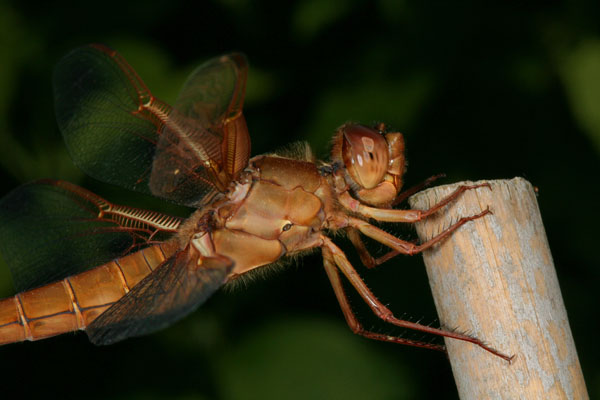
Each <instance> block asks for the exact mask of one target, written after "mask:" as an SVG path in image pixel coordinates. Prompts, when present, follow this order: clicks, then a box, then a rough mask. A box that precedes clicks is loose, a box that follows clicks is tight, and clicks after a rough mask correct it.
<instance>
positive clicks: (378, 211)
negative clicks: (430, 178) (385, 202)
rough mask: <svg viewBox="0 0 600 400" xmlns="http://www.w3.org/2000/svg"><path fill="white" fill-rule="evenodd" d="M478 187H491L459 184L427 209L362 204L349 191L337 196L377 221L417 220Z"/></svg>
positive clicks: (344, 205) (345, 205)
mask: <svg viewBox="0 0 600 400" xmlns="http://www.w3.org/2000/svg"><path fill="white" fill-rule="evenodd" d="M480 187H487V188H489V189H490V190H491V187H490V185H489V184H488V183H483V184H480V185H468V186H467V185H463V186H459V187H458V188H457V189H456V190H455V191H454V192H452V193H451V194H450V195H448V196H447V197H445V198H444V199H442V200H441V201H440V202H439V203H437V204H434V205H433V206H432V207H431V208H429V209H428V210H395V209H392V208H377V207H369V206H366V205H364V204H362V203H361V202H360V201H359V200H356V199H355V198H353V197H352V196H350V193H348V192H347V191H346V192H343V193H341V194H340V195H339V196H338V200H339V202H340V204H341V205H342V206H343V207H345V208H346V209H348V210H350V211H352V212H355V213H358V214H360V215H362V216H364V217H367V218H373V219H375V220H377V221H383V222H408V223H411V222H418V221H421V220H422V219H424V218H427V217H428V216H430V215H432V214H434V213H435V212H436V211H438V210H439V209H441V208H442V207H444V206H445V205H447V204H448V203H450V202H451V201H452V200H454V199H456V198H457V197H458V196H459V195H460V194H461V193H463V192H465V191H467V190H472V189H477V188H480Z"/></svg>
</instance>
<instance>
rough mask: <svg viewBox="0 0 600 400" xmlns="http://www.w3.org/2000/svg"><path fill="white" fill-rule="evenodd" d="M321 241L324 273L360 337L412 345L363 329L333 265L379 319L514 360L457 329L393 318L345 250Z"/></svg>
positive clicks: (324, 240) (329, 240)
mask: <svg viewBox="0 0 600 400" xmlns="http://www.w3.org/2000/svg"><path fill="white" fill-rule="evenodd" d="M322 241H323V244H322V252H323V259H324V264H325V269H326V271H327V275H328V277H329V279H330V280H331V284H332V286H333V289H334V291H335V294H336V296H337V298H338V301H339V302H340V305H341V307H342V311H343V312H344V316H345V318H346V321H347V322H348V325H349V326H350V328H351V329H352V330H353V331H354V332H356V333H358V334H361V335H363V336H366V337H370V338H373V339H377V340H384V341H389V342H396V343H406V344H412V343H408V342H411V341H408V342H407V340H406V339H403V338H396V337H390V336H386V335H380V334H376V333H373V332H368V331H365V330H364V329H363V328H362V326H361V325H360V323H358V321H357V320H356V317H355V316H354V314H353V313H352V311H351V309H350V306H349V304H348V300H347V299H346V296H345V294H344V292H343V288H342V286H341V282H340V278H339V274H338V272H337V270H336V267H337V268H339V270H340V271H341V272H342V273H343V274H344V276H345V277H346V279H348V280H349V281H350V283H351V284H352V286H353V287H354V289H356V291H357V292H358V294H359V295H360V296H361V297H362V299H363V300H364V301H365V302H366V303H367V305H368V306H369V308H371V310H372V311H373V313H375V315H376V316H377V317H378V318H380V319H381V320H383V321H385V322H388V323H390V324H392V325H395V326H398V327H401V328H407V329H412V330H416V331H420V332H425V333H429V334H433V335H439V336H444V337H448V338H452V339H458V340H463V341H466V342H470V343H473V344H475V345H477V346H479V347H481V348H482V349H484V350H486V351H489V352H490V353H492V354H494V355H496V356H498V357H501V358H503V359H505V360H506V361H508V362H510V361H511V360H512V359H513V357H514V356H507V355H505V354H503V353H501V352H499V351H498V350H496V349H494V348H492V347H490V346H488V345H486V344H485V343H484V342H482V341H481V340H479V339H477V338H476V337H473V336H469V335H465V334H463V333H459V332H452V331H447V330H443V329H438V328H432V327H430V326H427V325H422V324H418V323H416V322H411V321H406V320H402V319H398V318H396V317H395V316H394V314H393V313H392V311H391V310H390V309H389V308H387V307H386V306H385V305H383V303H381V302H380V301H379V300H378V299H377V298H376V297H375V295H374V294H373V293H372V292H371V290H370V289H369V288H368V287H367V285H366V284H365V283H364V282H363V280H362V279H361V277H360V276H359V275H358V273H357V272H356V270H355V269H354V267H353V266H352V264H350V261H348V259H347V258H346V255H345V254H344V252H343V251H342V250H341V249H340V248H339V247H338V246H336V245H335V243H333V242H332V241H331V239H329V238H328V237H326V236H322ZM417 343H421V342H417ZM413 345H416V346H419V344H413ZM424 345H426V346H421V347H428V346H427V345H429V346H435V345H431V344H428V343H424ZM432 348H435V347H432ZM437 349H438V350H443V347H441V348H439V347H438V348H437Z"/></svg>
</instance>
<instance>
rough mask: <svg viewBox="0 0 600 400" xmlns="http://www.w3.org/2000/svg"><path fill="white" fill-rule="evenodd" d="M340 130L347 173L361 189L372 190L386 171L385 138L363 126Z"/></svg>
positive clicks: (351, 126) (349, 126)
mask: <svg viewBox="0 0 600 400" xmlns="http://www.w3.org/2000/svg"><path fill="white" fill-rule="evenodd" d="M342 129H343V134H344V141H343V144H342V157H343V159H344V164H345V165H346V169H347V170H348V173H349V174H350V176H351V177H352V179H353V180H354V181H355V182H356V183H358V184H359V185H360V186H362V187H363V188H365V189H372V188H374V187H375V186H377V185H378V184H379V183H380V182H381V181H382V180H383V177H384V176H385V174H386V172H387V169H388V162H389V155H388V145H387V141H386V140H385V137H383V136H382V135H381V134H379V132H377V131H376V130H374V129H371V128H368V127H366V126H363V125H354V124H353V125H346V126H345V127H343V128H342Z"/></svg>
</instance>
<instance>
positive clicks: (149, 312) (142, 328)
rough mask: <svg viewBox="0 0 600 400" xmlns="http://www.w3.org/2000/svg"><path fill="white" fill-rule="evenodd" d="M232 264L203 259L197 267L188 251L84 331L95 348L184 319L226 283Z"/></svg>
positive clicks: (177, 255) (169, 260)
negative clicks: (95, 345)
mask: <svg viewBox="0 0 600 400" xmlns="http://www.w3.org/2000/svg"><path fill="white" fill-rule="evenodd" d="M232 267H233V263H232V262H231V261H230V260H229V259H228V258H224V257H216V258H203V259H202V264H201V265H198V263H197V258H196V257H193V256H191V251H190V250H189V247H188V248H186V249H185V250H183V251H181V252H179V253H177V254H175V255H174V256H172V257H171V258H169V259H168V260H166V261H165V262H163V264H162V265H160V266H159V267H158V268H156V269H155V270H154V271H153V272H152V273H151V274H150V275H148V276H147V277H146V278H144V279H143V280H142V281H140V282H139V283H138V284H137V285H136V286H134V287H133V289H132V290H131V291H130V292H129V293H127V294H126V295H125V296H123V298H121V300H119V301H118V302H116V303H115V304H114V305H112V306H111V307H110V308H109V309H107V310H106V311H105V312H104V313H102V314H101V315H100V316H99V317H98V318H96V319H95V320H94V321H93V322H92V323H91V324H90V325H89V326H88V327H87V329H86V332H87V334H88V336H89V338H90V340H91V341H92V343H94V344H97V345H106V344H112V343H115V342H118V341H121V340H123V339H126V338H129V337H135V336H141V335H145V334H148V333H151V332H154V331H157V330H159V329H162V328H165V327H167V326H168V325H171V324H173V323H174V322H175V321H177V320H179V319H181V318H183V317H185V316H186V315H188V314H189V313H191V312H192V311H194V310H195V309H196V308H198V307H199V306H200V305H201V304H202V303H204V302H205V301H206V299H207V298H208V297H210V296H211V295H212V294H213V293H214V292H216V291H217V289H219V288H220V287H221V286H222V285H223V284H224V283H225V281H226V279H227V276H228V275H229V273H230V272H231V270H232Z"/></svg>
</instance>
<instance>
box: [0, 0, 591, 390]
mask: <svg viewBox="0 0 600 400" xmlns="http://www.w3.org/2000/svg"><path fill="white" fill-rule="evenodd" d="M599 21H600V7H599V5H598V3H597V2H593V1H589V2H586V1H573V2H569V3H568V4H566V3H562V2H552V1H550V2H548V1H543V2H541V1H540V2H528V3H527V5H523V4H517V3H516V2H515V3H508V2H491V3H487V2H486V4H485V5H483V4H481V2H478V1H473V2H465V3H460V2H458V3H457V2H441V3H439V4H432V3H428V4H427V5H425V4H424V3H423V2H418V1H393V0H380V1H375V2H367V1H352V0H337V1H320V0H310V1H307V2H297V1H294V2H287V1H251V0H240V1H235V0H221V1H214V2H203V1H197V2H194V3H191V2H190V3H183V2H180V1H175V0H169V1H166V0H157V1H132V2H125V1H114V0H105V1H102V2H68V1H58V2H43V3H42V2H40V3H39V4H37V3H35V2H19V1H4V2H1V3H0V177H1V183H2V185H1V188H0V190H1V193H2V194H4V193H6V192H8V191H10V190H11V189H13V188H15V187H16V186H18V185H19V184H21V183H23V182H27V181H30V180H33V179H36V178H41V177H51V178H61V179H66V180H70V181H72V182H75V183H78V184H81V185H84V186H85V187H87V188H90V189H92V190H94V191H97V192H98V193H99V194H101V195H103V196H105V197H108V198H109V199H113V200H115V201H118V202H124V203H128V204H132V205H137V206H147V207H152V208H155V209H157V210H163V211H174V210H172V207H170V206H168V205H164V204H162V203H160V202H152V201H150V200H148V199H146V198H143V197H142V196H136V195H130V194H127V193H124V191H121V190H118V189H114V188H111V187H109V186H106V185H101V184H99V183H97V182H95V181H93V180H92V179H91V178H86V177H85V176H83V174H82V173H81V172H80V171H78V170H77V169H76V168H75V167H74V166H73V164H72V163H71V161H70V159H69V157H68V155H67V154H66V150H65V148H64V145H63V143H62V139H61V136H60V133H59V132H58V130H57V127H56V123H55V121H54V116H53V104H52V101H53V100H52V88H51V73H52V68H53V66H54V65H55V64H56V62H57V61H58V60H59V59H60V57H61V56H63V55H64V54H66V53H67V52H68V51H69V50H71V49H72V48H74V47H77V46H80V45H82V44H85V43H89V42H101V43H105V44H108V45H110V46H111V47H113V48H115V49H117V50H119V51H120V52H121V54H123V55H124V57H125V58H126V59H128V60H129V62H130V63H131V64H132V65H133V67H134V68H135V69H136V70H137V71H138V73H139V74H140V75H141V76H142V78H143V79H144V80H145V81H146V83H147V84H148V86H149V87H150V88H152V89H153V91H154V92H155V94H156V95H157V96H158V97H160V98H163V99H164V100H166V101H172V100H173V99H174V98H175V96H176V94H177V92H178V88H179V86H180V85H181V84H182V83H183V80H184V79H185V77H186V75H187V73H189V72H190V71H191V70H192V68H193V67H194V66H196V65H198V64H199V63H200V62H202V61H203V60H206V59H207V58H209V57H212V56H215V55H219V54H222V53H225V52H228V51H232V50H240V51H243V52H245V53H246V54H247V55H248V58H249V61H250V74H249V81H248V91H247V102H246V107H245V110H246V112H245V113H246V118H247V121H248V125H249V128H250V132H251V136H252V142H253V154H259V153H262V152H266V151H271V150H274V149H276V148H277V147H279V146H281V145H284V144H285V143H288V142H291V141H294V140H299V139H303V140H307V141H309V142H310V144H311V145H312V146H313V147H314V149H315V150H316V152H317V153H318V154H319V155H320V156H326V154H327V151H328V143H329V140H330V138H331V134H332V133H333V132H334V130H335V128H336V127H337V126H339V125H341V124H342V123H344V122H346V121H349V120H352V121H360V122H364V123H372V122H374V121H385V122H387V123H389V124H391V126H392V127H394V128H396V129H398V130H401V131H402V132H404V133H405V135H406V140H407V146H408V157H409V161H410V166H409V172H408V175H407V182H408V184H409V185H411V184H415V183H417V182H419V181H421V180H423V179H424V178H426V177H428V176H431V175H433V174H436V173H439V172H445V173H446V174H447V175H448V178H447V179H446V180H445V183H448V182H455V181H460V180H464V179H471V180H477V179H499V178H512V177H514V176H523V177H525V178H527V179H528V180H530V181H531V182H532V183H533V184H534V185H535V186H537V187H538V188H539V199H538V200H539V204H540V208H541V211H542V215H543V218H544V222H545V226H546V231H547V234H548V239H549V241H550V246H551V248H552V253H553V256H554V261H555V263H556V268H557V273H558V276H559V280H560V283H561V288H562V290H563V296H564V300H565V303H566V306H567V310H568V313H569V318H570V322H571V328H572V331H573V335H574V337H575V341H576V344H577V348H578V352H579V357H580V360H581V363H582V366H583V371H584V375H585V377H586V381H587V385H588V389H589V391H590V395H591V397H600V368H599V367H598V360H599V359H600V350H599V349H600V346H598V337H597V332H598V331H597V328H598V320H599V318H600V315H599V314H600V313H599V311H598V305H599V297H598V284H599V283H600V279H599V276H600V272H599V271H600V269H599V267H600V263H599V262H598V256H597V246H598V244H597V239H598V234H597V232H596V229H597V228H598V225H599V224H600V219H599V213H598V199H599V194H600V193H599V190H598V172H599V169H600V168H599V157H598V153H599V151H600V112H599V110H600V22H599ZM400 233H401V234H403V235H407V236H408V237H411V235H413V234H412V233H411V230H410V229H408V228H405V229H402V230H400ZM43 234H44V232H31V244H32V248H31V251H35V237H36V236H37V235H43ZM375 250H376V249H375ZM353 261H354V262H355V263H356V262H357V261H356V259H353ZM1 271H2V274H1V275H0V278H1V279H0V292H1V294H2V295H6V296H8V295H11V294H12V293H13V291H12V289H11V284H10V278H9V275H8V272H7V270H6V267H5V266H2V268H1ZM361 271H363V269H361ZM363 276H364V277H365V280H366V281H367V282H368V283H369V285H370V287H371V288H372V289H373V291H374V292H375V293H377V295H378V296H379V297H380V299H381V300H382V301H383V302H385V303H388V304H389V305H390V307H391V308H392V309H393V310H394V311H395V312H396V313H397V314H398V315H399V316H403V317H405V318H410V319H413V320H417V319H421V318H422V321H423V322H424V323H430V322H433V323H435V316H436V314H435V309H434V308H433V302H432V299H431V294H430V292H429V288H428V285H427V277H426V274H425V271H424V268H423V265H422V261H421V258H420V257H413V258H409V257H399V258H397V259H395V260H393V261H391V262H389V263H388V264H386V265H384V266H382V267H381V268H379V269H377V270H376V271H368V272H364V273H363ZM353 300H354V302H353V304H355V305H356V309H357V311H358V313H359V314H360V316H361V318H362V319H363V320H364V321H365V325H366V326H367V327H371V326H372V327H373V328H374V329H375V330H376V331H380V332H386V333H398V332H396V331H395V330H394V329H392V328H391V327H388V326H385V325H383V324H382V323H380V322H378V321H377V320H375V319H374V318H373V317H371V316H370V313H369V311H368V310H367V309H366V308H365V307H362V305H361V304H360V300H359V299H358V298H356V297H354V298H353ZM404 313H406V314H404ZM407 335H408V337H414V336H411V334H409V333H407ZM418 337H419V336H417V337H416V338H418ZM0 386H1V387H2V389H3V391H6V392H7V393H8V392H10V391H11V390H12V389H14V390H16V393H19V396H20V397H26V395H36V394H37V395H40V394H42V393H45V394H48V393H49V394H50V396H49V397H81V396H85V397H88V398H124V399H125V398H127V399H130V398H139V399H144V398H149V399H154V398H156V399H158V398H165V399H166V398H169V399H173V398H175V399H213V398H216V399H269V398H273V399H287V398H291V399H319V398H322V399H332V398H343V399H354V398H356V399H402V398H407V399H409V398H456V396H457V394H456V389H455V386H454V382H453V379H452V373H451V370H450V367H449V364H448V361H447V359H446V357H445V356H444V355H443V354H441V353H438V352H433V351H427V350H422V349H415V348H408V347H404V346H399V345H392V344H385V343H376V342H371V341H367V340H366V339H362V338H360V337H356V336H354V335H353V334H352V333H351V332H350V330H349V329H347V327H346V326H345V322H344V319H343V317H342V315H341V312H340V311H339V309H338V306H337V303H336V300H335V298H334V296H333V293H332V290H331V289H330V287H329V286H328V282H327V278H326V276H325V273H324V271H323V270H322V268H321V267H320V258H319V257H318V256H309V257H306V258H305V259H303V260H302V261H301V262H300V263H299V264H298V266H291V267H289V268H288V269H287V271H285V272H284V273H279V274H274V275H273V276H271V277H269V279H266V280H260V281H256V282H253V283H252V284H250V285H248V287H247V288H241V289H238V290H235V291H231V292H226V291H225V292H220V293H219V294H217V295H216V296H214V298H212V299H211V300H210V301H209V302H208V303H207V304H206V305H205V306H204V307H203V308H202V309H201V310H199V311H198V312H196V313H195V314H194V315H193V316H192V317H190V318H187V319H185V320H184V321H182V322H181V323H178V324H176V325H175V326H173V327H172V328H170V329H167V330H165V331H163V332H160V333H157V334H154V335H151V336H149V337H144V338H140V339H133V340H128V341H126V342H123V343H120V344H117V345H114V346H110V347H94V346H92V345H91V344H89V342H88V341H87V338H86V336H85V335H84V334H82V333H78V334H69V335H64V336H62V337H58V338H54V339H49V340H45V341H41V342H37V343H25V344H15V345H10V346H6V347H2V348H0Z"/></svg>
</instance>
